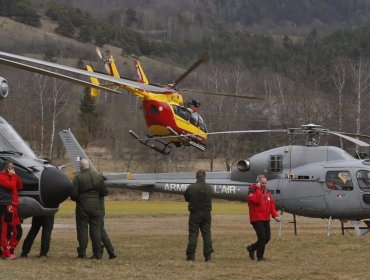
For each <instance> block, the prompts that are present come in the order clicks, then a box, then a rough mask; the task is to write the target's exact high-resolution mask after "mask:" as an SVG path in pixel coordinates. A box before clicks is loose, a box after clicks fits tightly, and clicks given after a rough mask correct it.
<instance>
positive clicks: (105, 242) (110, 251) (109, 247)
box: [101, 217, 115, 256]
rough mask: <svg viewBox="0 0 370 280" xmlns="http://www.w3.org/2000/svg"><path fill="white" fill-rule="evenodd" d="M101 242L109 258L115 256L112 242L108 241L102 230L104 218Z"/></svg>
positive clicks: (104, 231) (105, 233)
mask: <svg viewBox="0 0 370 280" xmlns="http://www.w3.org/2000/svg"><path fill="white" fill-rule="evenodd" d="M101 242H102V243H103V246H104V247H105V249H106V250H107V252H108V255H109V256H113V255H115V253H114V247H113V245H112V241H111V240H110V238H109V235H108V233H107V231H106V230H105V228H104V217H103V219H102V230H101Z"/></svg>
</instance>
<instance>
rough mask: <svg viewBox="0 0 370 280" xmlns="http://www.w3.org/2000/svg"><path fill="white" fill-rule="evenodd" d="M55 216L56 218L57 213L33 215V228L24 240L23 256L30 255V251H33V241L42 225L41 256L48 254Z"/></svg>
mask: <svg viewBox="0 0 370 280" xmlns="http://www.w3.org/2000/svg"><path fill="white" fill-rule="evenodd" d="M54 218H55V214H53V215H48V216H34V217H32V224H31V228H30V230H29V232H28V234H27V236H26V238H25V239H24V241H23V245H22V254H21V257H27V256H28V254H29V252H30V251H31V248H32V245H33V241H34V240H35V238H36V236H37V234H38V233H39V231H40V228H41V227H42V232H41V247H40V255H39V257H47V256H48V252H49V248H50V241H51V232H52V231H53V227H54Z"/></svg>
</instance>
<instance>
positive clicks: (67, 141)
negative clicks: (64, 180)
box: [59, 129, 97, 174]
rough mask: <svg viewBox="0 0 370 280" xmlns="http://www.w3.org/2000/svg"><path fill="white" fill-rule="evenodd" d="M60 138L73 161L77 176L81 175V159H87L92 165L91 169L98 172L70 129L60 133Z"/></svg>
mask: <svg viewBox="0 0 370 280" xmlns="http://www.w3.org/2000/svg"><path fill="white" fill-rule="evenodd" d="M59 136H60V139H61V140H62V142H63V145H64V147H65V148H66V150H67V153H68V155H69V157H70V159H71V161H72V165H73V169H74V172H75V174H79V173H80V161H81V159H87V160H88V161H89V163H90V169H91V170H93V171H95V172H97V170H96V168H95V166H94V165H93V164H92V162H91V160H90V159H89V158H88V156H87V155H86V153H85V151H84V150H83V149H82V147H81V146H80V144H79V143H78V141H77V139H76V138H75V137H74V135H73V133H72V131H71V130H70V129H68V130H67V129H65V130H62V131H60V132H59Z"/></svg>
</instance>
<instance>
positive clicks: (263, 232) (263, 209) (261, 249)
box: [247, 175, 280, 261]
mask: <svg viewBox="0 0 370 280" xmlns="http://www.w3.org/2000/svg"><path fill="white" fill-rule="evenodd" d="M266 185H267V179H266V177H265V176H264V175H259V176H258V177H257V184H253V185H251V186H250V187H249V193H248V196H247V201H248V207H249V217H250V223H251V224H252V226H253V228H254V230H255V232H256V235H257V241H256V242H255V243H253V244H251V245H249V246H247V251H248V253H249V257H250V258H251V259H252V260H254V259H255V257H254V252H255V251H257V260H258V261H264V260H265V258H264V257H263V255H264V253H265V246H266V244H267V243H268V242H269V240H270V238H271V230H270V216H272V217H273V218H274V219H275V220H276V221H277V222H279V221H280V220H279V215H278V213H277V212H276V208H275V202H274V199H273V197H272V196H271V194H270V191H269V190H268V189H267V188H266Z"/></svg>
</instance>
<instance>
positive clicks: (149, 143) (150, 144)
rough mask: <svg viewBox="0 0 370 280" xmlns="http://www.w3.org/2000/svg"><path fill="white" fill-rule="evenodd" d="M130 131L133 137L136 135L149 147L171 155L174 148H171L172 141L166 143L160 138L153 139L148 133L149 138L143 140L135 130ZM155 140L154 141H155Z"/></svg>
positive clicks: (137, 138)
mask: <svg viewBox="0 0 370 280" xmlns="http://www.w3.org/2000/svg"><path fill="white" fill-rule="evenodd" d="M129 133H130V134H131V136H132V137H134V138H135V139H136V140H138V141H139V142H140V143H141V144H143V145H144V146H147V147H148V148H151V149H153V150H155V151H156V152H158V153H161V154H162V155H169V154H170V153H171V151H172V148H171V146H170V145H171V144H172V143H171V142H170V143H164V142H162V141H160V140H159V139H151V138H150V137H151V136H149V135H148V138H147V139H146V140H142V139H140V137H139V136H138V135H137V134H136V133H135V132H134V131H133V130H129ZM153 141H154V143H153ZM158 144H159V146H158Z"/></svg>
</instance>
